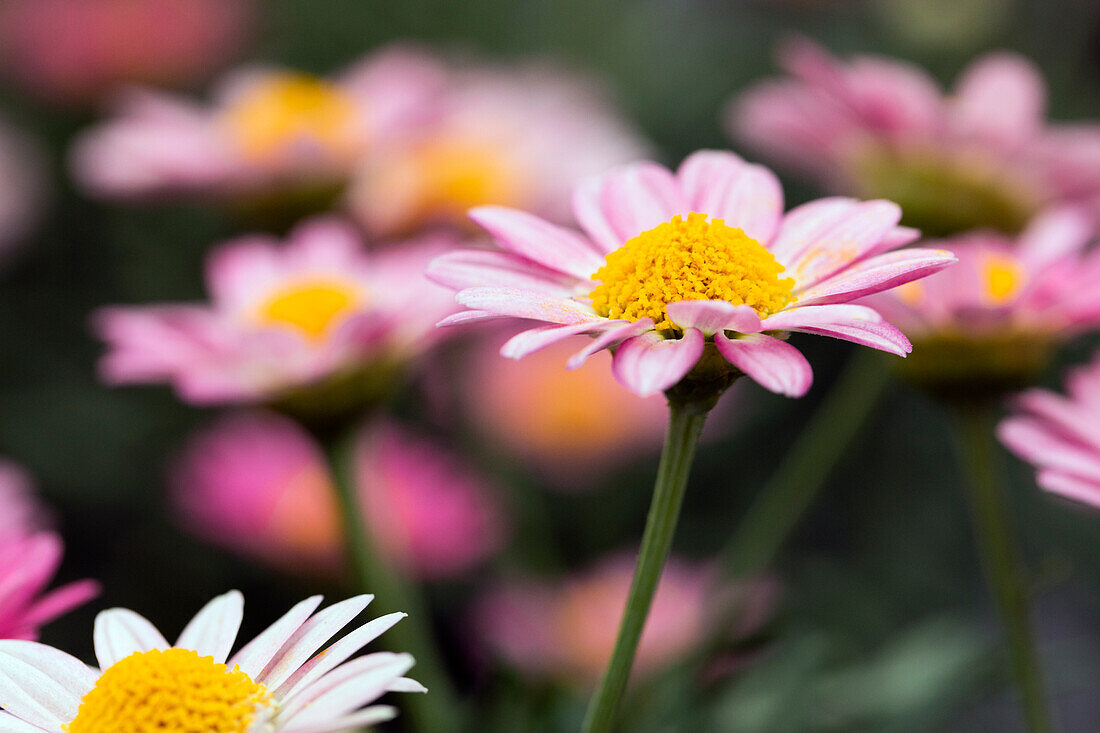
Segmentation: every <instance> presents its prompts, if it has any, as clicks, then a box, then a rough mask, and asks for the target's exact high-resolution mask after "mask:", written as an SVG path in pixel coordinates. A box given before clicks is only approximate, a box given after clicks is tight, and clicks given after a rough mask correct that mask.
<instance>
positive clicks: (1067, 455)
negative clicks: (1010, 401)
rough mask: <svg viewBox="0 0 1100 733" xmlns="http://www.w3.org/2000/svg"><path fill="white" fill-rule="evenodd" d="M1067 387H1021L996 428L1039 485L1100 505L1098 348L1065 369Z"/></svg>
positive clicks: (1068, 496)
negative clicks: (1063, 391) (1083, 360)
mask: <svg viewBox="0 0 1100 733" xmlns="http://www.w3.org/2000/svg"><path fill="white" fill-rule="evenodd" d="M1066 392H1067V394H1066V395H1065V396H1062V395H1059V394H1056V393H1054V392H1051V391H1049V390H1045V389H1032V390H1028V391H1026V392H1024V393H1023V394H1022V395H1020V396H1019V398H1017V399H1016V401H1015V414H1013V415H1012V416H1011V417H1009V418H1007V419H1006V420H1004V421H1003V422H1002V423H1001V424H1000V426H999V427H998V429H997V434H998V436H999V437H1000V439H1001V442H1002V443H1004V444H1005V445H1006V446H1008V448H1009V449H1010V450H1011V451H1012V452H1013V453H1015V454H1016V455H1018V456H1019V457H1020V458H1022V459H1024V460H1025V461H1027V462H1029V463H1031V464H1032V465H1033V466H1035V468H1036V470H1037V474H1036V481H1037V482H1038V484H1039V486H1041V487H1042V488H1044V489H1046V490H1047V491H1050V492H1053V493H1055V494H1058V495H1060V496H1064V497H1066V498H1067V499H1072V500H1073V501H1077V502H1081V503H1084V504H1091V505H1092V506H1094V507H1100V354H1097V355H1096V356H1095V357H1093V360H1092V363H1090V364H1089V365H1087V366H1084V367H1078V368H1076V369H1073V370H1071V371H1070V372H1069V375H1068V376H1067V377H1066Z"/></svg>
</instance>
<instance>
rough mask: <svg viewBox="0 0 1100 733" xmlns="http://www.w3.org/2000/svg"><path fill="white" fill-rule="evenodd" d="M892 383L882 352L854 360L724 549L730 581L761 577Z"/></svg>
mask: <svg viewBox="0 0 1100 733" xmlns="http://www.w3.org/2000/svg"><path fill="white" fill-rule="evenodd" d="M889 381H890V373H889V370H888V369H887V368H886V365H885V364H884V363H883V359H882V355H881V354H878V353H875V352H872V351H869V350H867V349H861V350H860V351H858V352H856V353H855V354H854V355H853V356H852V357H851V360H850V361H849V362H848V364H847V365H846V366H845V368H844V371H843V373H842V374H841V375H840V377H839V378H838V379H837V380H836V382H835V383H834V384H833V386H832V389H831V390H830V391H829V394H828V395H826V397H825V399H824V401H823V402H822V403H821V405H820V406H819V407H818V408H817V411H816V412H815V413H814V414H813V416H812V417H811V418H810V421H809V423H808V424H807V425H806V427H805V428H804V429H803V430H802V432H801V434H800V435H799V436H798V438H797V440H796V441H795V443H794V445H792V446H791V447H790V449H788V451H787V453H786V455H785V456H784V458H783V462H782V463H781V464H780V466H779V469H778V470H777V471H776V472H775V474H774V475H773V476H772V477H771V479H770V480H769V481H768V483H767V484H766V485H765V486H764V488H763V490H761V492H760V493H759V494H758V495H757V498H756V499H755V501H753V503H752V504H751V505H750V506H749V509H748V511H747V512H746V513H745V516H744V518H743V519H742V520H741V523H740V525H739V526H738V527H737V529H736V531H735V532H734V534H733V536H732V537H731V538H730V541H729V543H728V544H727V545H726V547H725V549H724V550H723V551H722V556H721V561H722V568H723V570H724V572H725V573H726V575H727V577H729V578H733V579H737V578H744V577H746V576H751V575H756V574H757V573H760V572H762V571H763V570H765V569H766V568H767V567H768V565H770V564H771V563H772V561H773V560H774V559H775V556H776V554H778V552H779V550H780V548H781V547H782V546H783V545H784V543H786V541H787V539H788V537H790V534H791V532H792V531H793V530H794V528H795V527H796V526H797V525H798V523H799V521H800V520H801V519H802V517H803V515H805V513H806V510H807V509H809V507H810V505H811V504H812V503H813V500H814V499H815V498H816V497H817V495H818V492H820V491H821V488H822V487H823V486H824V485H825V481H826V479H828V477H829V474H830V473H831V472H832V470H833V468H834V467H835V466H836V464H837V463H838V462H839V461H840V457H841V456H843V455H844V454H845V452H846V451H847V449H848V446H849V445H851V443H852V440H854V439H855V437H856V434H857V433H858V432H859V429H860V427H861V426H862V425H863V424H864V422H866V420H867V417H868V415H870V413H871V410H872V409H874V407H875V405H876V404H878V401H879V399H880V398H881V397H882V393H883V392H884V391H885V389H886V385H887V384H888V383H889Z"/></svg>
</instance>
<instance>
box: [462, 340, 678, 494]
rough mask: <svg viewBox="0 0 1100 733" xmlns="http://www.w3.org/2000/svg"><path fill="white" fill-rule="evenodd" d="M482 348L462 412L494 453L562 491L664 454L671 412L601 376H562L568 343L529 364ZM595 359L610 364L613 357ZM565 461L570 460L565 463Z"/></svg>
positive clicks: (596, 372) (606, 373) (585, 372)
mask: <svg viewBox="0 0 1100 733" xmlns="http://www.w3.org/2000/svg"><path fill="white" fill-rule="evenodd" d="M490 342H493V339H491V338H485V339H482V340H481V341H480V343H479V344H477V346H478V348H477V349H476V350H475V351H474V353H473V355H472V356H471V359H470V362H469V364H468V367H467V369H466V371H465V374H464V377H463V382H462V389H461V390H460V392H461V394H462V395H463V398H464V399H463V408H464V411H465V412H467V413H468V414H469V416H470V417H471V419H472V420H473V421H474V424H475V425H476V427H477V428H478V429H479V430H480V431H481V432H482V433H483V434H484V435H485V436H486V438H487V439H488V440H489V441H490V442H491V444H492V445H503V446H504V447H505V448H506V449H507V450H508V451H511V452H512V453H514V454H517V455H518V456H520V457H521V458H522V459H524V460H525V461H528V462H530V463H531V464H533V465H534V466H535V467H537V469H538V472H539V473H540V474H541V475H542V476H544V477H546V478H548V479H549V480H550V481H551V482H552V483H553V484H554V485H555V486H557V487H558V488H563V489H573V488H580V487H584V486H587V485H589V484H590V483H591V482H592V480H593V479H594V478H597V477H598V475H599V474H600V473H601V469H610V468H612V467H614V466H615V465H618V464H621V463H622V462H624V461H626V460H633V459H637V457H638V455H639V454H640V453H644V452H646V451H656V450H657V449H658V448H660V446H661V440H662V438H663V436H664V431H665V423H666V422H667V414H666V413H667V408H666V407H665V401H664V399H663V398H661V397H656V396H654V397H648V398H645V399H638V397H637V396H636V395H634V394H632V393H631V392H630V391H629V390H627V389H626V388H625V387H623V386H622V385H620V384H619V383H618V382H616V381H615V377H614V376H612V374H611V371H610V369H608V368H607V367H608V366H609V364H607V363H605V364H604V365H603V368H598V369H577V370H573V371H568V370H565V369H562V368H561V365H562V363H563V362H565V361H566V360H567V359H568V358H569V356H570V355H572V353H573V352H574V351H576V349H577V345H576V344H572V343H570V342H569V341H563V342H561V343H557V344H553V345H551V346H549V347H547V348H546V349H543V350H542V351H538V352H535V353H534V354H532V355H531V356H530V357H528V358H527V359H526V360H525V361H524V363H522V364H518V363H516V362H514V361H512V360H510V359H501V358H500V356H499V355H498V354H497V353H496V349H494V348H489V344H490ZM593 359H595V360H607V361H608V362H610V359H611V356H610V354H604V353H600V354H596V355H595V356H594V357H593ZM563 456H568V457H569V458H568V460H564V459H563V458H562V457H563Z"/></svg>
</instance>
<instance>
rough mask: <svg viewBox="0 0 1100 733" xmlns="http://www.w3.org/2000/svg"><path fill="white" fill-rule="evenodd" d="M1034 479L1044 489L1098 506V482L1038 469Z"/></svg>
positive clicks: (1099, 497) (1099, 502)
mask: <svg viewBox="0 0 1100 733" xmlns="http://www.w3.org/2000/svg"><path fill="white" fill-rule="evenodd" d="M1035 481H1036V483H1038V484H1039V486H1041V487H1042V488H1043V489H1044V490H1046V491H1049V492H1051V493H1054V494H1058V495H1059V496H1064V497H1065V498H1067V499H1072V500H1073V501H1079V502H1081V503H1082V504H1089V505H1091V506H1094V507H1100V483H1097V482H1095V481H1089V480H1087V479H1082V478H1078V477H1076V476H1069V475H1066V474H1064V473H1058V472H1057V471H1040V472H1039V473H1038V475H1036V477H1035Z"/></svg>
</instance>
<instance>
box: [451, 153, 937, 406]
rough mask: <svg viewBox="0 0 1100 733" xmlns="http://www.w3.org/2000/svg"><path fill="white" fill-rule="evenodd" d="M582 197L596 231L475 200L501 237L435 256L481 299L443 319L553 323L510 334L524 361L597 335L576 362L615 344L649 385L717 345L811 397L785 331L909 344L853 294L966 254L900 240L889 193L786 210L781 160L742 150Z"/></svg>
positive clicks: (775, 385)
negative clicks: (741, 154) (765, 161)
mask: <svg viewBox="0 0 1100 733" xmlns="http://www.w3.org/2000/svg"><path fill="white" fill-rule="evenodd" d="M573 210H574V214H575V215H576V217H577V220H578V221H579V222H580V224H581V226H582V227H583V229H584V232H585V234H586V235H587V236H582V235H580V234H578V233H576V232H574V231H572V230H569V229H563V228H561V227H558V226H555V225H553V224H550V223H549V222H546V221H544V220H542V219H539V218H538V217H535V216H533V215H531V214H527V213H525V212H522V211H518V210H515V209H509V208H505V207H480V208H477V209H474V210H473V211H471V212H470V216H471V218H472V219H473V220H474V221H475V222H477V223H478V224H480V225H481V226H482V227H483V228H484V229H485V230H486V231H488V232H489V233H490V234H491V235H492V236H493V238H494V240H495V241H496V242H497V244H498V245H499V246H500V247H501V250H500V251H460V252H454V253H449V254H447V255H444V256H442V257H440V258H439V259H437V260H435V261H434V262H433V263H432V266H431V268H430V270H429V276H430V277H432V279H434V280H436V281H437V282H439V283H440V284H443V285H446V286H448V287H451V288H454V289H455V290H458V291H459V292H458V295H457V300H458V302H459V303H461V304H462V305H465V306H466V307H467V308H468V310H467V311H465V312H461V313H458V314H456V315H455V316H452V317H450V318H448V319H446V320H445V321H444V322H443V323H444V324H455V323H462V322H467V321H478V320H482V319H487V318H517V319H527V320H533V321H541V322H542V323H543V324H545V325H541V326H538V327H537V328H533V329H531V330H529V331H524V332H522V333H520V334H519V335H517V336H516V337H514V338H513V339H511V340H510V341H508V342H507V343H506V344H505V345H504V348H503V349H502V350H501V354H503V355H505V356H508V357H512V358H517V359H518V358H520V357H523V356H526V355H527V354H530V353H532V352H534V351H537V350H539V349H541V348H544V347H546V346H549V345H550V344H553V343H556V342H559V341H562V340H564V339H566V338H568V337H570V336H574V335H577V334H582V333H583V334H589V335H592V336H594V337H595V338H594V340H593V341H592V342H591V343H590V344H589V345H588V346H586V347H585V348H583V349H581V350H580V351H578V352H577V353H576V354H575V355H574V356H573V358H572V359H570V360H569V363H568V365H569V367H570V368H576V367H579V366H581V365H582V364H583V363H584V361H585V360H586V359H587V358H588V357H589V356H591V355H592V354H594V353H596V352H598V351H601V350H603V349H607V348H615V355H614V360H613V362H612V372H613V373H614V374H615V377H616V379H618V381H619V382H620V383H621V384H622V385H624V386H625V387H627V388H628V389H630V390H632V391H633V392H635V393H637V394H639V395H642V396H645V395H650V394H654V393H656V392H660V391H663V390H666V389H669V388H670V387H672V386H674V385H675V384H677V383H678V382H680V380H681V379H683V378H684V377H685V376H686V375H688V373H689V372H691V371H692V369H693V368H694V367H695V366H696V364H697V363H699V361H700V359H701V358H702V357H703V356H704V353H714V354H716V355H717V356H718V359H711V360H709V363H710V364H711V365H712V366H714V368H724V369H727V370H728V371H730V372H731V373H736V371H735V370H739V371H740V372H743V373H744V374H747V375H748V376H749V377H751V378H752V379H753V380H755V381H756V382H758V383H759V384H761V385H762V386H764V387H766V388H767V389H770V390H772V391H773V392H778V393H781V394H786V395H789V396H801V395H802V394H804V393H805V392H806V391H807V390H808V389H809V387H810V383H811V382H812V379H813V375H812V372H811V369H810V365H809V363H808V362H807V361H806V359H805V357H803V356H802V354H801V353H800V352H799V351H798V350H797V349H796V348H794V347H793V346H791V345H790V344H788V343H787V342H786V341H785V340H783V338H777V336H780V337H785V336H786V334H788V333H789V332H791V331H804V332H807V333H816V334H822V335H826V336H833V337H836V338H841V339H844V340H847V341H852V342H854V343H858V344H862V345H864V346H870V347H872V348H876V349H881V350H883V351H887V352H890V353H893V354H897V355H900V356H904V355H905V354H906V353H908V352H909V350H910V345H909V341H908V340H907V339H906V338H905V336H904V335H903V334H902V333H901V332H900V331H898V330H897V329H896V328H894V327H893V326H892V325H890V324H889V323H887V322H886V321H884V320H883V319H882V317H881V316H880V315H879V314H878V313H877V312H875V311H874V310H872V309H871V308H868V307H867V306H863V305H855V304H853V303H851V301H854V300H857V299H859V298H862V297H864V296H866V295H870V294H871V293H875V292H879V291H882V290H887V289H889V288H893V287H896V286H898V285H901V284H903V283H906V282H910V281H913V280H917V279H919V278H922V277H924V276H926V275H929V274H931V273H933V272H936V271H938V270H940V269H942V268H944V267H946V266H947V265H949V264H951V263H952V262H954V257H953V256H952V255H951V253H949V252H946V251H944V250H930V249H902V250H898V251H896V252H895V251H891V250H894V249H896V248H898V247H900V246H902V245H904V244H907V243H909V242H912V241H913V240H915V239H916V238H917V237H918V233H917V232H916V231H914V230H912V229H908V228H905V227H899V226H897V224H898V221H899V219H900V218H901V210H900V209H899V208H898V206H897V205H896V204H894V203H891V202H889V201H867V202H860V201H855V200H853V199H845V198H831V199H822V200H819V201H814V202H811V203H808V204H804V205H802V206H799V207H797V208H795V209H792V210H791V211H790V212H788V213H787V214H784V213H783V191H782V188H781V187H780V184H779V181H778V180H777V179H776V178H775V176H774V175H773V174H772V173H771V171H769V170H767V169H766V168H763V167H761V166H757V165H749V164H748V163H746V162H744V161H743V160H741V159H740V158H738V157H737V156H736V155H734V154H733V153H728V152H719V151H700V152H697V153H695V154H693V155H691V156H690V157H689V158H687V159H686V160H685V161H684V162H683V164H682V165H681V166H680V168H679V169H678V170H677V171H676V172H675V173H673V172H671V171H669V170H667V169H665V168H663V167H661V166H659V165H657V164H655V163H637V164H632V165H628V166H624V167H621V168H616V169H613V170H611V171H610V172H609V173H607V174H605V175H603V176H600V177H596V178H591V179H588V180H586V181H585V182H584V183H582V184H580V185H579V186H578V187H577V188H576V189H575V192H574V197H573ZM441 325H442V324H441ZM727 363H728V365H729V366H726V365H727Z"/></svg>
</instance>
